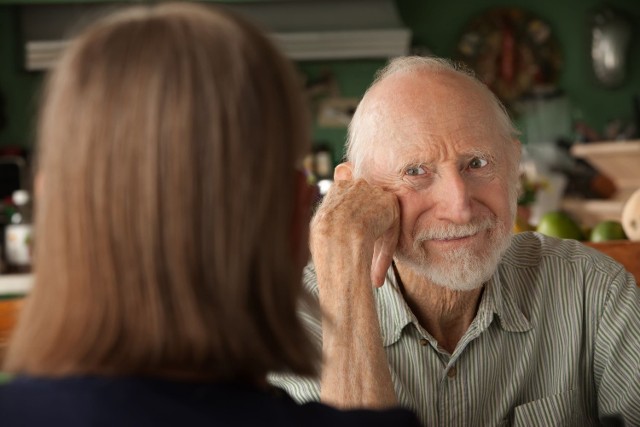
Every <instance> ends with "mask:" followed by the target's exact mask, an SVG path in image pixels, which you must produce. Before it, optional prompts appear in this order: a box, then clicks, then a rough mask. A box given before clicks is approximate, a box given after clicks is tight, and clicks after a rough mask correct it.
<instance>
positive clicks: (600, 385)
mask: <svg viewBox="0 0 640 427" xmlns="http://www.w3.org/2000/svg"><path fill="white" fill-rule="evenodd" d="M638 262H640V260H639V261H638ZM304 282H305V286H306V287H307V288H308V289H309V290H310V291H311V292H312V293H313V294H315V295H316V297H317V292H318V289H317V283H316V279H315V272H314V270H313V267H312V266H308V267H307V269H306V270H305V276H304ZM374 292H375V299H376V304H377V310H378V317H379V320H380V327H381V331H382V337H383V338H382V339H383V344H384V346H385V349H386V354H387V357H388V360H389V365H390V369H391V374H392V378H393V382H394V386H395V390H396V394H397V396H398V399H399V401H400V404H401V405H402V406H405V407H408V408H411V409H413V410H414V411H415V412H416V413H417V414H418V416H419V418H420V419H421V421H422V423H423V424H424V425H425V426H502V425H513V426H574V425H580V426H588V425H598V422H599V419H603V418H605V417H608V416H615V417H619V418H621V419H623V420H624V421H625V423H626V425H627V426H640V288H638V287H637V286H636V283H635V280H634V278H633V276H632V275H631V274H630V273H628V272H626V271H625V270H624V268H623V267H622V266H621V265H620V264H618V263H617V262H615V261H614V260H612V259H611V258H609V257H608V256H606V255H604V254H602V253H600V252H597V251H596V250H594V249H591V248H587V247H585V246H584V245H582V244H580V243H578V242H576V241H573V240H558V239H552V238H548V237H545V236H542V235H540V234H537V233H522V234H518V235H516V236H514V239H513V243H512V245H511V247H510V248H509V250H508V251H507V253H506V254H505V256H504V258H503V260H502V261H501V263H500V265H499V267H498V269H497V271H496V273H495V274H494V275H493V277H492V279H491V280H490V281H489V282H488V283H487V284H486V286H485V290H484V292H483V294H482V297H481V300H480V304H479V307H478V312H477V314H476V317H475V319H474V320H473V322H472V324H471V326H470V327H469V329H468V330H467V332H466V333H465V334H464V336H463V337H462V339H461V340H460V342H459V343H458V345H457V347H456V349H455V351H454V352H453V354H449V353H448V352H447V351H445V350H444V349H443V348H442V347H440V346H439V345H438V343H437V342H436V341H435V339H434V338H433V337H432V336H431V335H430V334H429V333H428V332H427V331H426V330H425V329H424V328H422V327H421V326H420V324H419V323H418V321H417V320H416V317H415V316H414V315H413V313H412V312H411V310H410V309H409V307H408V306H407V303H406V302H405V301H404V299H403V297H402V294H401V292H400V291H399V289H398V286H397V283H396V281H395V278H394V276H393V274H388V275H387V281H386V282H385V284H384V286H382V287H381V288H379V289H376V290H375V291H374ZM302 316H303V319H304V321H305V322H306V323H307V325H308V328H309V330H310V331H311V333H312V334H313V335H314V336H315V337H316V338H317V339H318V341H319V345H321V344H320V340H321V334H322V332H321V325H320V320H319V319H318V318H317V317H314V316H312V315H310V314H309V313H302ZM270 381H271V382H272V383H273V384H274V385H276V386H278V387H281V388H284V389H285V390H287V392H289V394H291V395H292V396H293V397H294V398H295V399H296V400H298V401H300V402H304V401H309V400H318V399H319V383H318V382H317V381H315V380H311V379H306V378H299V377H294V376H286V375H271V376H270Z"/></svg>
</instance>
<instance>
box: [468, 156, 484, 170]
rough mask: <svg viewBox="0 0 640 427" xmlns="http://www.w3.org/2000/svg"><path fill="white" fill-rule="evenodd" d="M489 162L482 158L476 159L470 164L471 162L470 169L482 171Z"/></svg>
mask: <svg viewBox="0 0 640 427" xmlns="http://www.w3.org/2000/svg"><path fill="white" fill-rule="evenodd" d="M487 163H488V162H487V161H486V160H485V159H481V158H480V157H474V158H473V159H472V160H471V161H470V162H469V168H471V169H480V168H483V167H485V166H487Z"/></svg>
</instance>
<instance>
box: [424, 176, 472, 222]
mask: <svg viewBox="0 0 640 427" xmlns="http://www.w3.org/2000/svg"><path fill="white" fill-rule="evenodd" d="M432 189H433V190H434V194H433V196H434V197H435V205H436V215H437V216H438V219H441V220H447V221H451V222H452V223H454V224H467V223H468V222H469V221H471V199H470V195H469V184H468V183H467V182H466V181H465V179H464V177H463V176H461V174H460V171H457V170H456V171H450V172H447V173H444V174H442V175H440V176H439V179H438V180H437V183H436V185H435V188H432Z"/></svg>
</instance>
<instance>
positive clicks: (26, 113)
mask: <svg viewBox="0 0 640 427" xmlns="http://www.w3.org/2000/svg"><path fill="white" fill-rule="evenodd" d="M0 2H1V0H0ZM396 3H397V6H398V11H399V14H400V16H401V18H402V20H403V21H404V22H405V24H406V25H408V26H409V27H410V28H411V30H412V31H413V34H414V44H418V45H422V46H426V47H428V48H429V49H430V50H431V51H432V52H433V53H434V54H436V55H439V56H451V55H453V54H454V52H455V46H456V42H457V39H458V37H459V36H460V34H461V32H462V30H463V28H464V26H465V24H466V23H467V22H468V20H469V19H470V18H472V17H473V16H475V15H477V14H478V13H481V12H482V11H483V10H485V9H488V8H490V7H494V6H505V5H506V6H516V7H523V8H526V9H528V10H530V11H531V12H533V13H535V14H537V15H538V16H540V17H541V18H543V19H544V20H546V21H547V22H548V23H549V24H550V25H551V27H552V29H553V31H554V32H555V34H556V37H557V38H558V41H559V43H560V45H561V47H562V51H563V55H564V62H565V64H564V69H563V72H562V75H561V78H560V86H561V87H562V88H563V89H564V90H565V91H566V93H567V94H568V96H569V99H570V102H571V105H572V108H573V110H574V112H579V113H580V114H581V115H582V116H583V117H584V119H586V120H587V122H589V123H590V124H591V125H592V126H594V127H595V128H596V129H597V130H602V127H603V126H604V124H605V123H606V121H607V120H609V119H611V118H614V117H622V118H625V117H626V118H628V117H630V115H631V96H632V95H633V94H635V93H640V1H638V0H611V1H610V2H609V4H611V5H613V6H615V7H617V8H618V9H622V10H624V11H626V12H628V16H629V17H630V19H632V20H633V23H634V26H635V27H636V32H635V34H634V35H633V36H634V38H635V40H634V42H633V43H632V44H631V50H630V52H629V56H628V59H629V64H628V70H627V71H628V78H627V82H626V83H625V84H624V85H623V86H622V87H620V88H617V89H613V90H611V89H605V88H603V87H601V86H600V85H599V84H598V83H597V82H596V80H595V78H594V77H593V74H592V71H591V65H590V61H589V42H590V40H589V24H590V16H591V12H592V11H593V9H594V8H595V7H597V6H599V5H601V4H602V2H600V1H598V0H563V1H558V0H510V1H509V0H504V1H500V0H446V1H444V0H396ZM21 63H22V59H21V41H20V40H19V39H18V30H17V6H12V5H7V4H5V5H0V90H1V91H2V93H3V94H4V96H5V101H6V110H7V113H8V126H7V128H6V129H4V130H3V131H1V132H0V146H2V145H21V146H27V147H28V146H30V145H31V143H32V141H33V131H32V129H33V116H34V111H35V105H36V104H37V96H38V89H39V84H40V81H41V73H29V72H26V71H24V70H23V69H22V66H21ZM383 64H384V61H382V60H357V61H356V60H354V61H328V62H317V61H312V62H303V63H300V64H299V67H300V69H301V71H302V72H304V73H305V74H307V75H308V76H310V77H311V78H313V77H315V76H317V75H319V74H320V73H322V72H323V71H324V70H326V69H329V70H331V71H332V72H333V73H334V74H335V75H336V77H337V80H338V84H339V87H340V90H341V93H342V94H343V95H344V96H356V97H359V96H361V95H362V93H363V92H364V90H365V89H366V87H367V85H368V84H369V83H370V81H371V79H372V78H373V75H374V73H375V71H376V70H377V69H378V68H379V67H380V66H382V65H383ZM345 133H346V132H345V129H326V128H318V127H316V128H315V129H314V134H315V139H316V140H317V141H318V142H326V143H329V144H330V145H331V146H332V147H333V148H334V160H335V161H338V160H339V158H340V157H341V155H342V144H343V142H344V138H345Z"/></svg>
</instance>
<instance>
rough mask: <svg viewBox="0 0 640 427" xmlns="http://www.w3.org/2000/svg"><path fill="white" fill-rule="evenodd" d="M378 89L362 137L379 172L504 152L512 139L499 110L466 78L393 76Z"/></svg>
mask: <svg viewBox="0 0 640 427" xmlns="http://www.w3.org/2000/svg"><path fill="white" fill-rule="evenodd" d="M374 89H375V90H372V91H371V92H370V93H369V94H368V95H370V96H368V97H367V99H366V100H365V101H364V102H366V104H364V107H365V108H364V109H363V116H362V120H363V125H364V126H363V127H364V128H365V130H364V131H363V132H362V133H361V137H364V138H366V139H367V145H368V146H369V147H370V150H368V151H369V153H368V156H367V157H368V159H369V160H370V161H372V162H373V164H375V165H376V166H392V165H395V164H398V163H400V164H402V163H407V162H413V161H416V162H418V161H419V162H430V161H434V162H435V161H438V160H442V159H445V158H449V159H450V158H453V157H455V156H458V157H464V156H467V155H469V154H470V153H474V152H477V153H486V154H487V155H493V156H498V155H499V154H500V152H501V151H504V150H503V148H504V144H505V139H506V138H507V135H505V130H504V129H503V128H502V126H501V124H500V122H499V120H498V117H497V112H496V108H495V105H494V104H492V102H491V101H490V99H489V97H488V96H487V94H486V93H484V92H483V91H482V90H481V88H480V87H479V86H478V85H477V84H475V83H473V82H472V81H471V80H470V79H468V78H466V77H463V76H457V75H452V74H449V73H443V74H437V75H435V76H434V75H431V74H427V76H423V75H422V73H419V72H418V73H412V74H407V75H402V76H398V77H396V76H391V77H389V78H388V79H387V80H385V81H382V82H381V83H379V85H378V86H377V87H375V88H374ZM373 164H372V165H371V166H373Z"/></svg>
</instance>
